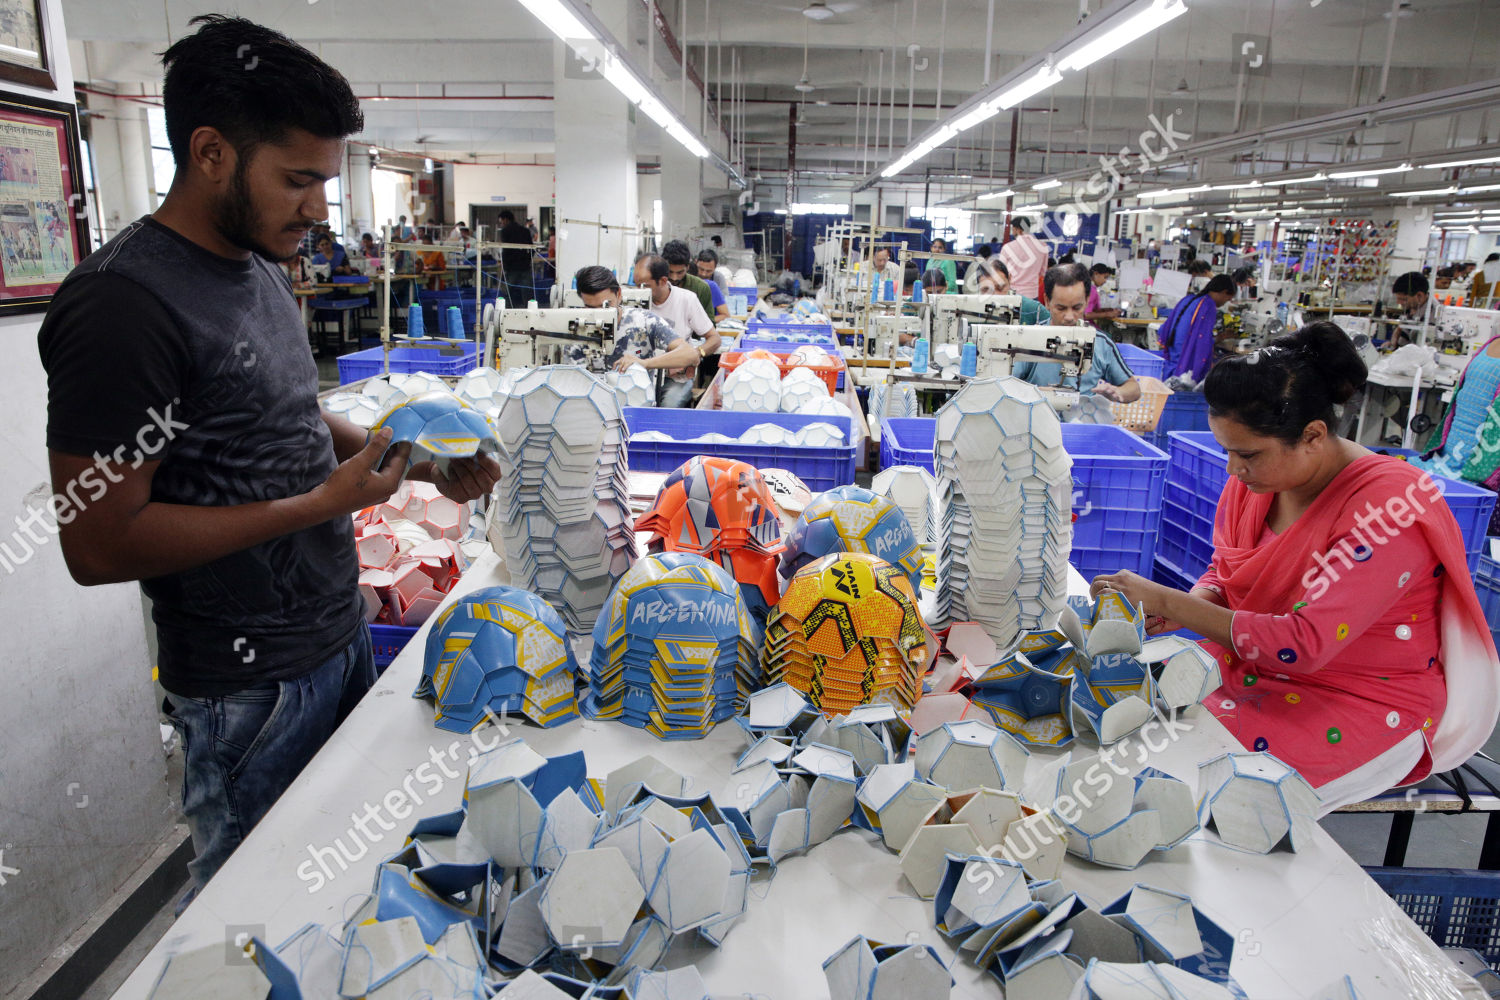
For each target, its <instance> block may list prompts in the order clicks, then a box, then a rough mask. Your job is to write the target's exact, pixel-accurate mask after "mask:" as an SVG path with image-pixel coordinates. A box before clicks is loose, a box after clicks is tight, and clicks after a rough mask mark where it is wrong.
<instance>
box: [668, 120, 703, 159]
mask: <svg viewBox="0 0 1500 1000" xmlns="http://www.w3.org/2000/svg"><path fill="white" fill-rule="evenodd" d="M667 135H670V136H671V137H672V138H674V139H676V140H677V141H678V142H680V143H682V146H683V148H684V149H686V150H687V151H688V152H689V153H692V154H693V155H694V156H696V157H698V158H699V159H700V160H701V159H705V158H707V156H708V147H707V146H705V145H703V143H701V142H699V141H698V137H697V136H695V135H693V133H691V132H689V131H688V130H687V129H685V128H683V127H682V125H680V124H678V123H677V122H675V121H674V122H672V123H671V124H670V125H668V126H667Z"/></svg>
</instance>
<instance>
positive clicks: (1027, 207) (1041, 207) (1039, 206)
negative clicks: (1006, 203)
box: [1016, 201, 1052, 212]
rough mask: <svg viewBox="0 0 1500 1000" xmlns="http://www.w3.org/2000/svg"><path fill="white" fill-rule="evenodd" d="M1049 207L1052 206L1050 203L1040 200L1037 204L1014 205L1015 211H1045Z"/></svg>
mask: <svg viewBox="0 0 1500 1000" xmlns="http://www.w3.org/2000/svg"><path fill="white" fill-rule="evenodd" d="M1051 207H1052V206H1051V205H1048V204H1047V203H1046V202H1045V201H1044V202H1041V203H1040V204H1037V205H1017V206H1016V211H1017V212H1045V211H1047V209H1049V208H1051Z"/></svg>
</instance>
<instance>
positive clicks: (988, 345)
mask: <svg viewBox="0 0 1500 1000" xmlns="http://www.w3.org/2000/svg"><path fill="white" fill-rule="evenodd" d="M1098 332H1099V331H1097V330H1095V329H1094V328H1093V327H1091V326H1016V325H1013V324H998V323H981V324H976V325H975V326H971V327H970V328H969V333H970V334H971V335H972V336H973V337H974V339H975V342H976V344H977V346H978V349H979V358H978V367H977V369H976V374H977V375H978V377H979V378H994V377H997V376H1000V375H1009V374H1010V373H1011V370H1012V369H1013V368H1014V367H1015V363H1016V362H1017V361H1039V362H1049V361H1050V362H1055V363H1057V364H1059V365H1061V366H1062V370H1061V371H1060V372H1059V373H1058V381H1057V383H1056V384H1055V385H1051V386H1038V388H1039V389H1041V390H1042V392H1043V394H1044V395H1046V396H1047V397H1048V398H1049V400H1050V401H1051V403H1052V408H1053V409H1055V410H1057V412H1058V413H1066V412H1067V411H1068V410H1070V409H1072V408H1073V407H1074V406H1076V405H1077V403H1078V391H1077V390H1076V389H1072V388H1069V387H1066V386H1064V385H1063V383H1064V382H1065V381H1066V380H1067V379H1068V378H1069V377H1074V378H1076V377H1077V376H1078V375H1079V374H1081V373H1082V372H1083V371H1084V370H1085V369H1086V368H1087V367H1088V365H1089V364H1091V363H1092V362H1093V358H1094V338H1095V337H1096V336H1098Z"/></svg>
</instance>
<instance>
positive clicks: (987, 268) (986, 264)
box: [974, 257, 1052, 326]
mask: <svg viewBox="0 0 1500 1000" xmlns="http://www.w3.org/2000/svg"><path fill="white" fill-rule="evenodd" d="M974 266H975V267H976V268H978V269H979V294H980V295H1008V294H1010V269H1009V268H1007V267H1006V266H1005V264H1004V263H1002V262H1001V261H998V260H995V259H994V258H993V257H991V258H988V259H986V260H977V261H975V262H974ZM1020 320H1021V325H1022V326H1051V325H1052V314H1051V313H1049V312H1048V311H1047V307H1046V306H1044V305H1042V304H1041V303H1040V302H1038V301H1037V300H1036V299H1033V298H1028V297H1027V296H1025V295H1022V296H1021V316H1020Z"/></svg>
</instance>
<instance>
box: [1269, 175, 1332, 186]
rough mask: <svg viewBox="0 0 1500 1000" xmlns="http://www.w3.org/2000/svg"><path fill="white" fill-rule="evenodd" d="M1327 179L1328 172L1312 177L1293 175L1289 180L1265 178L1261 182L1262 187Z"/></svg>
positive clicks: (1310, 182) (1308, 182) (1309, 182)
mask: <svg viewBox="0 0 1500 1000" xmlns="http://www.w3.org/2000/svg"><path fill="white" fill-rule="evenodd" d="M1327 179H1328V175H1327V174H1325V173H1316V174H1313V175H1312V176H1311V177H1293V178H1291V179H1289V180H1288V179H1284V178H1273V179H1271V180H1263V181H1261V182H1260V184H1261V187H1279V186H1281V185H1283V184H1312V183H1313V182H1315V181H1326V180H1327Z"/></svg>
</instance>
